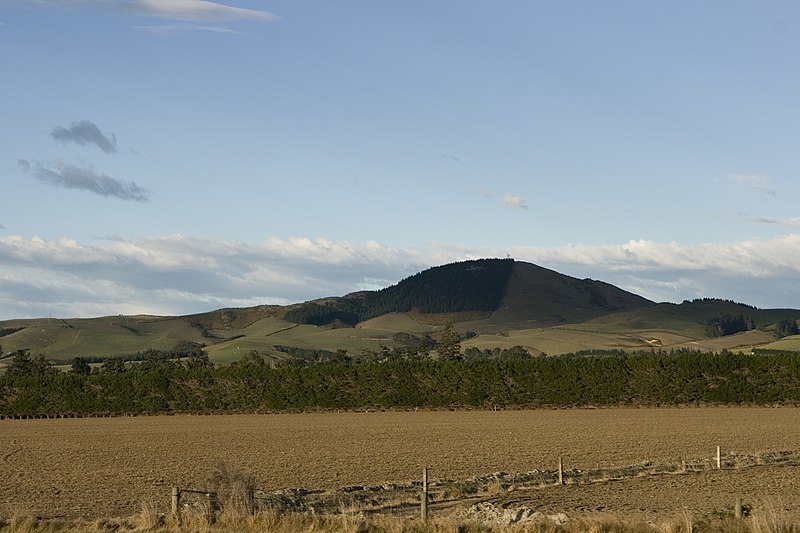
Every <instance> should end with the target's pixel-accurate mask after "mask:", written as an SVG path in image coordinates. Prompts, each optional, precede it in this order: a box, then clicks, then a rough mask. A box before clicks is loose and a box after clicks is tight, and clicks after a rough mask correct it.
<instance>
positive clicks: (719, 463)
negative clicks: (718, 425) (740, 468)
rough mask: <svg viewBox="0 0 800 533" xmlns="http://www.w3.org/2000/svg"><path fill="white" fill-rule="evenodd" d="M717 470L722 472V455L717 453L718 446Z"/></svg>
mask: <svg viewBox="0 0 800 533" xmlns="http://www.w3.org/2000/svg"><path fill="white" fill-rule="evenodd" d="M717 470H722V455H721V454H720V451H719V446H717Z"/></svg>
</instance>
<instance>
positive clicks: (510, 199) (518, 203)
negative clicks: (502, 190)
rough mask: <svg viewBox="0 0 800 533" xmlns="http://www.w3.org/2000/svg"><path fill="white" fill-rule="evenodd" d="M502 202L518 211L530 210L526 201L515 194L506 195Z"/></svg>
mask: <svg viewBox="0 0 800 533" xmlns="http://www.w3.org/2000/svg"><path fill="white" fill-rule="evenodd" d="M502 202H503V203H504V204H505V205H507V206H510V207H514V208H516V209H528V204H527V203H526V202H525V199H524V198H522V197H520V196H515V195H513V194H506V195H505V196H503V200H502Z"/></svg>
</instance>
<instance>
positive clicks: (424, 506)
mask: <svg viewBox="0 0 800 533" xmlns="http://www.w3.org/2000/svg"><path fill="white" fill-rule="evenodd" d="M419 509H420V517H421V518H422V523H423V524H426V523H427V522H428V467H427V466H426V467H424V468H423V469H422V494H421V495H420V500H419Z"/></svg>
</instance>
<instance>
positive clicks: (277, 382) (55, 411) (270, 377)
mask: <svg viewBox="0 0 800 533" xmlns="http://www.w3.org/2000/svg"><path fill="white" fill-rule="evenodd" d="M23 359H24V358H23ZM27 362H28V363H30V366H29V367H27V370H25V371H20V370H19V369H17V370H12V369H11V368H10V369H9V371H8V372H6V373H5V374H4V375H3V376H0V416H4V417H9V416H13V417H31V416H97V415H125V414H155V413H178V412H261V411H276V410H305V409H383V408H416V407H423V408H424V407H430V408H442V407H465V408H486V407H491V406H505V407H545V406H547V407H550V406H563V407H569V406H590V405H592V406H625V405H682V404H694V403H710V404H740V403H745V404H776V403H797V402H800V354H798V353H768V354H765V353H755V354H739V353H730V352H723V353H697V352H690V351H677V352H669V353H665V352H664V353H659V352H655V353H652V352H647V353H644V352H643V353H638V354H625V353H622V352H588V353H581V354H573V355H571V356H559V357H535V358H534V357H530V356H529V355H528V354H527V352H525V350H524V349H521V348H520V349H512V350H507V351H505V352H500V353H492V352H486V353H482V354H473V357H461V358H450V359H432V358H430V357H420V356H415V355H411V356H404V357H389V358H384V359H376V360H373V361H360V360H350V359H348V358H347V357H346V355H345V354H342V353H340V354H339V357H333V358H331V359H328V360H326V361H325V362H315V363H305V364H302V365H300V364H297V365H285V366H280V367H270V366H269V365H267V364H265V363H264V361H263V360H262V359H261V358H260V357H258V356H257V355H253V356H248V357H245V358H244V359H243V360H242V361H240V362H239V363H237V364H235V365H231V366H226V367H215V366H213V365H211V364H210V363H208V361H207V358H205V357H204V356H203V354H202V352H200V353H199V354H195V355H192V356H189V357H188V358H184V359H183V360H170V359H148V360H145V361H143V362H141V363H130V362H129V363H125V362H124V361H116V362H113V363H111V364H106V365H104V366H103V367H102V368H101V369H99V370H97V369H95V371H91V370H89V371H87V368H86V367H84V366H83V365H82V364H74V365H73V369H72V371H70V372H58V371H55V370H53V369H52V368H51V367H48V365H47V364H46V363H44V362H43V361H41V360H38V361H37V360H36V359H27Z"/></svg>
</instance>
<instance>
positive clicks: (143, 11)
mask: <svg viewBox="0 0 800 533" xmlns="http://www.w3.org/2000/svg"><path fill="white" fill-rule="evenodd" d="M127 4H128V6H129V7H128V9H130V10H131V11H133V12H135V13H136V14H139V15H147V16H154V17H160V18H165V19H171V20H189V21H218V22H219V21H228V20H242V19H252V20H273V19H274V18H275V17H274V16H273V15H272V14H271V13H268V12H266V11H257V10H254V9H244V8H241V7H234V6H230V5H227V4H221V3H218V2H208V1H206V0H136V1H133V2H127Z"/></svg>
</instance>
